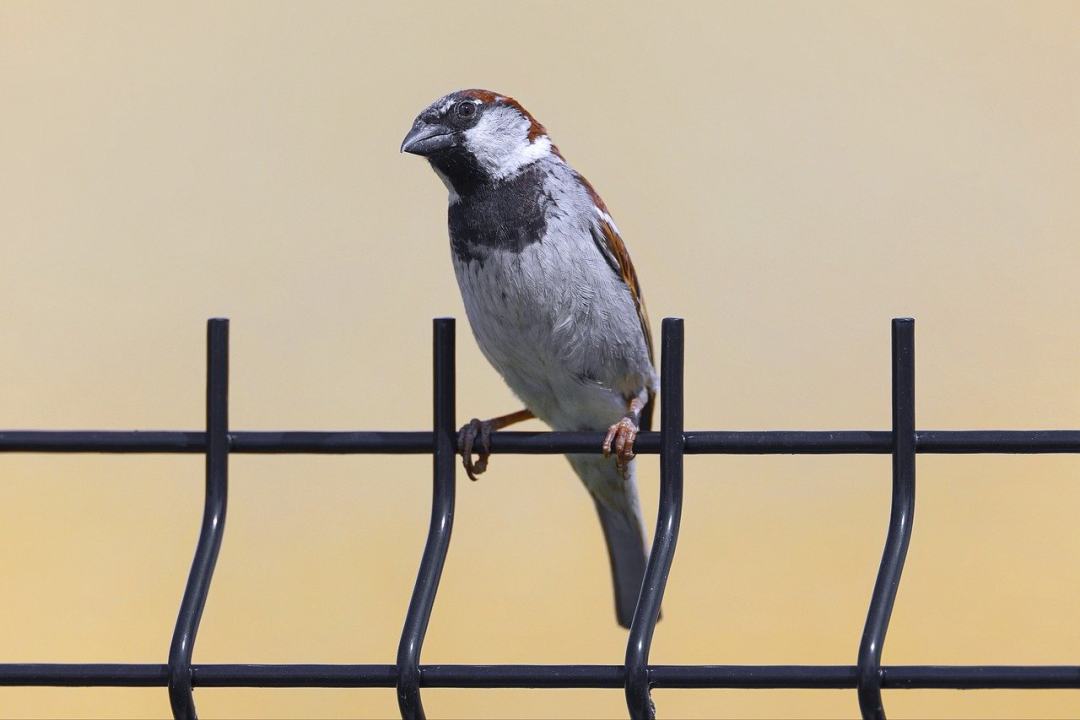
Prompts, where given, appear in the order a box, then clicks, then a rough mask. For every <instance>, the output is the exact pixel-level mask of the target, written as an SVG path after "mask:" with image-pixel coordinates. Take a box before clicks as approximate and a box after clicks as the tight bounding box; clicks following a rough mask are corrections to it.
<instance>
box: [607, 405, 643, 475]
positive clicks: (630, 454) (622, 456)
mask: <svg viewBox="0 0 1080 720" xmlns="http://www.w3.org/2000/svg"><path fill="white" fill-rule="evenodd" d="M637 434H638V426H637V423H635V422H634V421H633V419H632V418H628V417H624V418H622V419H621V420H619V422H617V423H615V424H614V425H612V426H611V427H609V428H608V431H607V435H606V436H604V446H603V448H604V457H610V456H611V455H612V452H613V451H614V454H615V464H616V465H618V466H619V468H620V469H622V470H625V469H626V468H627V466H629V465H630V461H631V460H633V459H634V440H635V439H636V438H637Z"/></svg>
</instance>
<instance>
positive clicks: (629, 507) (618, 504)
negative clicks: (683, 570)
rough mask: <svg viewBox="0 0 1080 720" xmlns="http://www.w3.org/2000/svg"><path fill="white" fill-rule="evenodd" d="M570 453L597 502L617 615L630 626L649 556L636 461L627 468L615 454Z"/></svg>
mask: <svg viewBox="0 0 1080 720" xmlns="http://www.w3.org/2000/svg"><path fill="white" fill-rule="evenodd" d="M566 457H567V459H568V460H569V461H570V464H571V465H572V466H573V468H574V471H575V472H576V473H577V474H578V477H580V478H581V480H582V482H583V483H585V487H587V488H588V489H589V493H590V494H591V495H592V498H593V502H594V503H595V504H596V512H597V514H598V515H599V516H600V526H601V528H603V531H604V540H605V541H607V549H608V559H609V560H610V562H611V579H612V581H613V583H614V585H615V616H616V618H617V619H618V621H619V624H620V625H622V626H623V627H625V628H628V627H630V622H631V621H632V620H633V619H634V608H636V607H637V601H638V595H639V594H640V592H641V583H642V580H643V579H644V577H645V565H646V563H647V562H648V559H649V553H648V550H647V549H646V548H647V543H646V540H645V523H644V520H643V519H642V516H641V503H640V501H639V500H638V491H637V477H636V474H635V467H634V466H635V463H634V462H631V463H630V466H629V467H628V468H627V469H626V471H625V472H624V471H622V470H619V468H618V467H617V466H616V465H615V459H614V458H604V457H600V456H597V455H567V456H566Z"/></svg>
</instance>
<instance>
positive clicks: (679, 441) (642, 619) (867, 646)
mask: <svg viewBox="0 0 1080 720" xmlns="http://www.w3.org/2000/svg"><path fill="white" fill-rule="evenodd" d="M914 330H915V323H914V321H913V320H911V319H896V320H893V322H892V430H891V431H869V430H867V431H863V430H853V431H809V432H787V431H781V432H723V431H696V430H689V431H687V430H684V429H683V322H682V320H681V319H678V318H667V319H665V320H664V322H663V333H662V337H661V346H662V353H661V376H660V377H661V389H660V393H661V398H662V400H663V402H662V404H661V424H660V431H659V432H643V433H641V434H640V435H638V437H637V441H636V443H635V448H634V449H635V451H636V452H637V453H638V454H643V455H648V454H659V455H660V501H659V513H658V517H657V522H656V534H655V537H654V540H653V545H652V553H651V555H650V557H649V563H648V567H647V570H646V573H645V579H644V583H643V586H642V589H641V595H640V597H639V599H638V605H637V610H636V611H635V613H634V620H633V623H632V625H631V628H630V633H629V638H628V641H627V646H626V655H625V657H624V658H623V661H622V662H621V663H620V664H612V665H422V664H421V663H420V653H421V650H422V648H423V643H424V636H425V634H426V631H427V626H428V620H429V618H430V617H431V611H432V607H433V606H434V603H435V596H436V591H437V590H438V587H439V579H440V577H441V575H442V570H443V562H444V560H445V558H446V552H447V549H448V548H449V545H450V537H451V530H452V529H453V520H454V488H455V469H456V461H455V456H456V454H457V452H458V448H457V424H456V420H455V369H454V354H455V349H454V321H453V319H446V318H442V319H436V320H435V321H434V383H433V384H434V391H433V398H434V428H433V430H432V432H382V431H373V432H237V431H230V430H229V424H228V363H229V334H228V333H229V324H228V320H224V319H213V320H210V321H209V323H208V327H207V383H206V431H205V432H194V431H192V432H187V431H175V432H174V431H165V432H158V431H154V432H142V431H134V432H112V431H0V452H33V453H87V452H89V453H201V454H204V455H205V456H206V492H205V510H204V514H203V521H202V529H201V531H200V533H199V540H198V544H197V546H196V549H195V558H194V561H193V562H192V566H191V572H190V574H189V576H188V580H187V586H186V587H185V590H184V595H183V598H182V599H181V602H180V612H179V615H178V617H177V620H176V626H175V629H174V632H173V637H172V643H171V645H170V647H169V655H168V662H167V663H165V664H157V663H142V664H96V663H79V664H47V663H8V664H0V685H5V686H112V687H120V686H125V687H145V686H159V687H167V688H168V692H169V701H170V704H171V706H172V713H173V716H174V717H176V718H184V719H191V718H195V717H197V715H196V709H195V701H194V697H193V689H194V688H197V687H336V688H342V687H384V688H396V690H397V697H398V705H399V707H400V710H401V716H402V717H403V718H406V719H410V720H411V719H418V718H424V717H425V715H424V707H423V703H422V702H421V688H431V687H453V688H623V689H624V690H625V694H626V705H627V710H628V712H629V715H630V717H631V718H634V719H635V720H637V719H639V718H652V717H654V715H655V710H654V708H653V704H652V701H651V699H650V697H649V692H650V689H651V688H654V687H657V688H849V689H855V690H856V691H857V695H858V702H859V708H860V711H861V713H862V716H863V717H864V718H884V717H885V710H884V707H883V705H882V697H881V691H882V689H892V688H956V689H973V688H1080V666H982V665H977V666H939V665H912V666H886V667H883V666H882V665H881V652H882V645H883V643H884V641H885V635H886V631H887V630H888V627H889V618H890V616H891V614H892V608H893V601H894V600H895V599H896V592H897V588H898V587H899V583H900V576H901V572H902V571H903V567H904V558H905V556H906V554H907V548H908V543H909V542H910V540H911V532H912V520H913V514H914V509H915V456H916V455H917V454H918V453H946V454H948V453H1080V431H1075V430H1048V431H1011V430H1001V431H933V430H916V429H915V362H914V344H915V338H914V336H915V333H914ZM602 437H603V434H602V433H594V432H573V433H569V432H499V433H495V434H493V435H492V438H491V448H492V452H494V453H521V454H552V453H598V452H600V447H601V441H602ZM231 453H252V454H286V453H292V454H362V453H384V454H405V453H409V454H431V455H432V459H433V466H434V467H433V470H434V472H433V475H434V481H433V497H432V509H431V526H430V529H429V531H428V536H427V542H426V544H425V547H424V553H423V556H422V558H421V561H420V570H419V574H418V576H417V579H416V584H415V585H414V587H413V593H412V599H411V601H410V603H409V608H408V612H407V614H406V617H405V624H404V627H403V629H402V632H401V641H400V644H399V646H398V655H397V661H396V662H395V663H394V664H386V665H252V664H193V663H192V650H193V647H194V643H195V639H196V636H197V633H198V630H199V619H200V617H201V616H202V611H203V607H204V606H205V604H206V596H207V593H208V592H209V590H210V581H211V579H212V577H213V573H214V565H215V563H216V560H217V556H218V551H219V549H220V548H221V541H222V537H223V535H224V532H225V518H226V499H227V495H228V467H229V465H228V460H229V455H230V454H231ZM687 453H690V454H694V453H698V454H736V455H773V454H801V455H821V454H833V455H839V454H891V455H892V460H893V462H892V488H893V491H892V512H891V516H890V519H889V526H888V532H887V535H886V538H885V550H884V553H883V555H882V559H881V564H880V566H879V568H878V574H877V581H876V582H875V584H874V590H873V593H872V595H871V599H870V605H869V609H868V611H867V617H866V625H865V628H864V630H863V634H862V641H861V642H860V644H859V648H858V654H857V660H856V664H855V665H764V666H755V665H650V664H649V648H650V646H651V644H652V637H653V632H654V630H655V628H656V621H657V617H658V615H659V609H660V603H661V600H662V598H663V595H664V587H665V585H666V584H667V577H668V571H669V570H670V568H671V562H672V559H673V558H674V555H675V548H676V544H677V542H678V537H679V518H680V516H681V513H682V504H683V455H685V454H687Z"/></svg>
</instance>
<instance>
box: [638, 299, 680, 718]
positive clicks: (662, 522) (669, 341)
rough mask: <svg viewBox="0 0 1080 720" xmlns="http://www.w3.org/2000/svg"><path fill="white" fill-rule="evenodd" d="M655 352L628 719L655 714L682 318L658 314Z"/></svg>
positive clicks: (671, 527)
mask: <svg viewBox="0 0 1080 720" xmlns="http://www.w3.org/2000/svg"><path fill="white" fill-rule="evenodd" d="M660 345H661V356H660V364H661V368H660V400H661V404H660V412H661V415H660V507H659V511H658V513H657V518H656V535H655V537H654V539H653V545H652V551H651V552H650V554H649V564H648V566H647V567H646V568H645V579H644V581H643V583H642V586H641V595H640V596H639V597H638V604H637V608H636V609H635V611H634V620H633V622H632V623H631V624H630V637H629V639H628V641H627V644H626V686H625V690H626V707H627V709H628V710H629V711H630V717H631V718H633V720H652V718H654V717H655V716H656V709H655V707H654V706H653V702H652V698H650V697H649V668H648V662H649V648H650V647H651V646H652V637H653V631H654V630H656V621H657V619H658V618H659V617H660V601H661V600H662V599H663V597H664V587H665V586H666V585H667V578H668V572H669V571H670V570H671V562H672V560H673V559H674V557H675V545H676V543H677V542H678V540H679V520H680V518H681V516H682V500H683V450H684V445H685V438H684V436H683V321H682V318H664V322H663V326H662V334H661V340H660Z"/></svg>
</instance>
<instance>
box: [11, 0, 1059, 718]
mask: <svg viewBox="0 0 1080 720" xmlns="http://www.w3.org/2000/svg"><path fill="white" fill-rule="evenodd" d="M1077 8H1078V6H1077V5H1076V4H1074V3H1057V4H1052V3H1007V4H1002V3H989V2H978V3H976V2H972V3H950V4H938V3H915V4H895V5H894V4H865V3H851V4H840V3H784V4H765V3H703V4H673V3H665V4H655V5H637V6H633V5H629V4H623V3H599V2H594V3H585V4H583V3H570V2H566V3H495V2H492V3H483V4H481V3H447V2H444V3H430V4H390V3H386V4H374V3H372V4H363V3H327V2H321V3H295V4H283V3H263V2H260V3H254V2H251V3H239V2H232V3H225V4H216V3H214V4H165V3H136V2H132V3H115V2H107V3H106V2H102V3H94V4H91V3H61V4H57V3H39V2H26V3H23V2H5V3H3V4H0V98H2V100H0V102H2V112H0V308H3V312H2V314H0V427H7V428H116V429H132V428H162V429H197V428H199V427H200V426H201V423H202V420H203V409H202V402H203V361H204V345H203V343H204V322H205V319H206V318H207V317H209V316H211V315H224V316H228V317H230V318H231V319H232V322H233V324H232V335H233V343H232V344H233V359H232V388H233V389H232V422H233V426H234V427H235V428H237V429H252V430H254V429H376V428H394V429H421V428H425V427H427V426H428V423H429V422H430V414H431V410H430V396H429V383H430V370H429V368H430V355H429V345H430V332H431V331H430V318H431V317H432V316H435V315H455V316H458V317H459V318H462V324H461V325H460V336H459V337H460V339H459V354H458V358H459V360H458V363H459V368H460V370H459V378H460V384H459V412H460V416H459V417H460V419H462V420H464V419H467V418H468V417H471V416H473V415H479V416H489V415H494V414H500V413H503V412H508V411H511V410H514V409H516V408H517V403H516V402H515V400H514V399H513V397H512V396H511V395H510V393H509V391H508V390H507V389H506V388H505V387H503V385H502V384H501V382H500V381H499V379H498V377H497V376H496V375H495V373H494V371H493V370H491V369H490V368H489V367H488V366H487V365H486V363H485V361H484V360H483V358H482V357H481V355H480V353H479V352H478V351H477V349H476V347H475V345H474V343H473V341H472V339H471V337H470V336H469V334H468V329H467V325H466V323H465V322H464V313H463V309H462V305H461V301H460V299H459V296H458V291H457V287H456V285H455V282H454V279H453V273H452V271H451V267H450V262H449V258H448V244H447V239H446V230H445V194H446V193H445V190H444V188H443V186H442V184H441V183H440V182H439V181H438V180H437V179H436V177H435V176H434V175H433V173H432V172H431V171H430V170H429V169H428V168H427V167H426V166H425V163H423V162H422V161H421V160H419V159H417V158H414V157H409V156H401V155H399V154H398V144H399V143H400V141H401V138H402V136H403V135H404V134H405V131H406V130H407V129H408V127H409V124H410V122H411V121H412V118H413V116H414V115H415V113H416V112H417V111H419V110H420V109H421V108H422V107H424V106H425V105H426V104H427V103H428V102H430V101H431V100H432V99H434V98H435V97H437V96H438V95H441V94H442V93H444V92H447V91H449V90H451V89H455V88H459V87H468V86H480V87H488V88H492V89H495V90H497V91H500V92H504V93H508V94H512V95H515V96H516V97H518V98H519V99H520V100H521V101H522V102H523V103H524V104H525V105H526V107H528V108H529V109H530V110H532V111H533V113H534V114H535V115H536V116H537V117H538V118H540V119H541V121H543V122H544V123H545V124H546V125H547V126H548V128H549V129H550V131H551V133H552V136H553V138H554V139H555V141H556V142H557V143H558V144H559V146H560V148H561V149H562V150H563V152H564V153H565V155H566V157H567V158H569V159H570V161H571V162H572V163H573V164H574V165H575V167H577V168H578V169H579V170H581V171H582V172H583V173H584V174H585V175H587V176H588V177H589V178H590V179H591V180H592V181H593V182H594V184H595V185H596V187H597V188H598V189H599V191H600V192H601V193H602V194H603V196H604V198H605V199H606V201H607V204H608V205H609V206H610V207H611V209H612V212H613V214H614V215H615V217H616V219H617V221H618V223H619V225H620V228H621V229H622V231H623V234H624V236H625V238H626V240H627V243H628V244H629V246H630V248H631V251H632V252H633V256H634V260H635V262H636V265H637V267H638V270H639V273H640V275H641V278H642V282H643V285H644V290H645V296H646V299H647V300H648V305H649V310H650V314H651V316H652V318H653V322H654V325H655V328H654V330H655V331H657V332H658V330H659V321H660V318H662V317H664V316H667V315H681V316H683V317H685V318H686V330H687V353H688V354H687V388H688V390H687V409H686V424H687V427H688V428H708V429H826V428H881V429H884V428H887V427H888V424H889V319H890V318H891V317H893V316H896V315H908V314H910V315H914V316H915V317H916V318H917V319H918V323H917V348H918V351H917V363H918V365H917V382H918V392H917V399H918V425H919V427H921V428H928V429H929V428H935V429H950V428H952V429H958V428H963V429H978V428H1016V429H1021V428H1076V427H1078V426H1080V387H1078V383H1077V368H1078V366H1080V323H1077V317H1078V315H1080V293H1078V291H1077V281H1076V277H1077V271H1078V270H1080V242H1078V235H1080V203H1078V202H1077V192H1078V189H1080V139H1078V132H1077V128H1078V127H1080V99H1078V98H1080V92H1078V90H1080V87H1078V80H1077V78H1078V77H1080V12H1078V9H1077ZM641 465H642V470H641V474H642V487H643V500H644V503H645V505H646V507H647V508H649V509H648V510H647V516H648V517H649V520H650V525H651V521H652V519H653V518H654V517H655V515H654V512H655V510H654V509H653V508H655V502H656V494H657V464H656V459H655V457H653V458H647V459H645V460H644V461H643V462H642V463H641ZM686 469H687V481H686V495H687V503H688V504H687V507H686V511H685V515H684V519H683V532H682V540H681V543H680V550H679V553H678V555H677V557H676V560H675V565H674V568H673V570H672V575H671V582H670V585H669V588H668V593H667V596H666V598H665V618H664V620H663V622H662V623H661V625H660V626H659V627H658V630H657V635H656V640H655V645H654V649H653V653H652V657H653V660H654V661H655V662H658V663H837V664H844V663H852V662H854V658H855V654H856V648H857V645H858V639H859V634H860V632H861V629H862V624H863V618H864V613H865V608H866V603H867V601H868V598H869V594H870V589H871V587H872V584H873V580H874V574H875V571H876V568H877V563H878V559H879V557H880V553H881V547H882V542H883V539H884V532H885V526H886V522H887V518H888V498H889V460H888V458H887V457H863V458H843V457H795V458H788V457H772V458H755V457H700V456H699V457H690V458H687V461H686ZM462 477H463V476H462ZM429 494H430V460H429V459H428V458H425V457H408V458H389V459H384V458H377V457H293V458H288V457H268V458H256V457H244V456H238V457H234V459H233V460H232V490H231V497H230V514H229V517H228V529H227V532H226V535H225V542H224V547H223V550H222V553H221V557H220V561H219V564H218V571H217V576H216V579H215V581H214V583H213V586H212V588H211V594H210V598H209V602H208V605H207V608H206V614H205V616H204V620H203V626H202V630H201V632H200V635H199V637H198V643H197V645H196V647H195V660H196V661H197V662H267V663H278V662H331V663H357V662H359V663H362V662H392V661H393V658H394V655H395V651H396V646H397V637H398V633H399V631H400V626H401V623H402V620H403V617H404V613H405V609H406V605H407V601H408V596H409V592H410V590H411V587H412V582H413V579H414V577H415V572H416V568H417V564H418V560H419V554H420V551H421V548H422V546H423V542H424V536H425V532H426V529H427V522H428V516H427V513H428V502H429ZM458 503H459V504H458V516H457V521H456V526H455V533H454V537H455V539H454V542H453V544H452V546H451V549H450V555H449V558H448V560H447V565H446V573H445V576H444V580H443V585H442V588H441V590H440V594H439V600H438V602H437V605H436V609H435V613H434V616H433V618H432V624H431V628H430V632H429V635H428V641H427V645H426V647H425V651H424V659H425V661H428V662H449V663H477V662H496V663H502V662H535V663H557V662H579V663H611V662H620V661H621V659H622V657H623V645H624V633H623V632H621V631H620V630H619V628H617V627H616V625H615V623H614V620H613V617H612V608H611V598H610V588H609V586H608V583H609V579H608V569H607V560H606V558H605V555H604V552H603V546H602V541H601V537H600V533H599V527H598V524H597V522H596V518H595V517H594V510H593V508H592V505H591V503H590V502H589V501H588V499H587V496H586V494H585V492H584V490H583V489H582V488H581V487H579V485H578V483H577V481H576V480H575V479H574V477H573V475H572V473H571V472H570V469H569V467H568V466H567V465H566V463H565V461H564V460H563V459H562V458H559V457H521V456H519V457H509V456H506V457H495V458H494V460H493V462H492V467H491V469H490V471H489V472H488V474H487V475H485V476H484V477H483V479H482V481H481V482H479V483H477V484H472V483H469V482H467V481H465V482H462V483H461V484H460V486H459V500H458ZM201 505H202V461H201V458H199V457H137V456H131V457H95V456H63V457H61V456H45V455H42V456H28V455H5V456H2V457H0V517H2V521H0V540H2V542H0V548H2V550H0V577H2V578H3V586H4V591H3V592H2V593H0V661H4V662H30V661H68V662H79V661H84V662H91V661H93V662H164V661H165V658H166V655H167V650H168V645H169V638H170V635H171V631H172V625H173V621H174V618H175V614H176V609H177V606H178V603H179V598H180V595H181V592H182V589H183V584H184V579H185V576H186V573H187V570H188V567H189V564H190V561H191V555H192V550H193V548H194V543H195V538H196V534H197V531H198V525H199V517H200V512H201ZM1078 505H1080V457H1066V456H1060V457H1054V456H1043V457H988V456H984V457H923V458H920V460H919V496H918V509H917V513H916V519H915V535H914V539H913V541H912V544H911V551H910V555H909V562H908V566H907V570H906V572H905V575H904V582H903V584H902V586H901V589H900V594H899V597H898V600H897V605H896V613H895V615H894V617H893V623H892V627H891V629H890V633H889V640H888V643H887V645H886V648H885V661H886V663H890V664H912V663H918V664H922V663H980V664H982V663H986V664H1011V663H1016V664H1022V663H1031V664H1043V663H1045V664H1054V663H1062V664H1065V663H1068V664H1076V663H1077V662H1080V610H1078V606H1077V603H1076V598H1077V596H1078V595H1080V531H1078V529H1077V523H1076V517H1077V510H1076V508H1077V507H1078ZM655 697H656V702H657V704H658V706H659V708H660V709H661V713H662V715H664V716H667V717H677V718H705V717H730V718H753V717H760V718H774V717H788V716H790V717H812V718H820V717H855V716H856V714H857V705H856V700H855V693H854V692H853V691H657V692H656V693H655ZM196 699H197V702H198V704H199V707H200V709H201V711H202V714H203V716H204V717H206V718H277V717H282V718H285V717H318V718H336V717H354V716H357V715H364V716H374V717H391V716H393V715H394V713H395V712H396V705H395V700H394V692H393V691H392V690H247V689H204V690H198V691H197V692H196ZM425 701H426V704H427V706H428V709H429V712H430V714H431V715H432V716H433V717H454V718H484V717H488V718H494V717H511V716H512V717H528V718H547V717H570V718H583V717H618V716H620V715H621V714H622V713H623V712H624V710H623V697H622V693H621V692H620V691H617V690H573V691H551V690H538V691H500V690H496V691H475V690H429V691H426V692H425ZM886 702H887V706H888V707H889V709H890V710H891V715H890V717H906V718H916V717H917V718H925V717H976V716H978V717H1001V718H1004V717H1010V718H1011V717H1032V718H1035V717H1039V718H1046V717H1075V716H1076V715H1077V714H1080V693H1077V692H1065V691H1061V692H1057V691H1054V692H1035V691H1028V692H1019V691H1018V692H1007V691H993V692H963V693H962V692H957V691H894V692H887V693H886ZM167 709H168V703H167V699H166V693H165V690H164V689H161V688H155V689H48V688H45V689H13V688H3V689H0V715H2V716H4V717H19V718H45V717H80V718H81V717H86V718H89V717H110V718H146V717H164V716H166V715H167Z"/></svg>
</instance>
